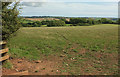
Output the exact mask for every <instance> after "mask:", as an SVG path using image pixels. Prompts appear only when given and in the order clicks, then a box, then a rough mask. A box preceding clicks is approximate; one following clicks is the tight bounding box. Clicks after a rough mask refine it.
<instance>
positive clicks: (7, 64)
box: [2, 61, 13, 69]
mask: <svg viewBox="0 0 120 77" xmlns="http://www.w3.org/2000/svg"><path fill="white" fill-rule="evenodd" d="M12 66H13V65H12V63H11V62H10V61H5V62H4V63H3V66H2V67H4V68H7V69H12Z"/></svg>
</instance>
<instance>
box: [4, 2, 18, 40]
mask: <svg viewBox="0 0 120 77" xmlns="http://www.w3.org/2000/svg"><path fill="white" fill-rule="evenodd" d="M10 4H12V2H2V40H8V39H9V37H10V36H11V35H12V34H13V33H15V32H16V31H17V30H18V29H19V28H20V18H19V17H18V15H19V11H18V8H17V6H18V4H19V2H14V5H13V6H9V5H10Z"/></svg>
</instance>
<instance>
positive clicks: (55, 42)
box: [8, 24, 118, 75]
mask: <svg viewBox="0 0 120 77" xmlns="http://www.w3.org/2000/svg"><path fill="white" fill-rule="evenodd" d="M16 34H17V35H16V36H15V37H12V38H11V39H10V40H9V42H8V47H9V48H10V51H9V54H10V55H11V57H13V58H25V59H27V60H29V61H32V60H44V59H47V60H53V61H57V60H60V61H59V63H58V65H57V66H58V67H59V69H58V70H59V71H60V72H59V73H63V72H66V73H68V74H70V75H114V74H117V72H118V25H111V24H100V25H94V26H73V27H72V26H71V27H22V28H21V29H20V30H19V31H17V33H16Z"/></svg>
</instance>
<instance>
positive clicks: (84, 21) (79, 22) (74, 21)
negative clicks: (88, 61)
mask: <svg viewBox="0 0 120 77" xmlns="http://www.w3.org/2000/svg"><path fill="white" fill-rule="evenodd" d="M21 24H22V26H23V27H41V26H42V25H46V26H48V27H55V26H66V24H69V26H90V25H96V24H118V20H114V21H113V20H111V19H108V18H100V19H93V18H70V20H69V21H68V20H66V19H65V18H61V19H59V20H44V21H31V20H26V19H24V20H23V21H22V22H21Z"/></svg>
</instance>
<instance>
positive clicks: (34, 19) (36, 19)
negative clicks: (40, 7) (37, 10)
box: [25, 18, 59, 21]
mask: <svg viewBox="0 0 120 77" xmlns="http://www.w3.org/2000/svg"><path fill="white" fill-rule="evenodd" d="M25 19H27V20H32V21H45V20H59V19H56V18H25Z"/></svg>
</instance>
